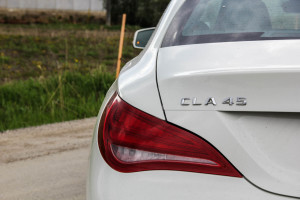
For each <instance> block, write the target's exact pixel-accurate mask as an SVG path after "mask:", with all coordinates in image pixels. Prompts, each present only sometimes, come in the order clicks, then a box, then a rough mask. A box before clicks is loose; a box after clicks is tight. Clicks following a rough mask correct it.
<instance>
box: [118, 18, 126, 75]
mask: <svg viewBox="0 0 300 200" xmlns="http://www.w3.org/2000/svg"><path fill="white" fill-rule="evenodd" d="M125 24H126V14H123V19H122V28H121V36H120V44H119V55H118V63H117V70H116V78H118V76H119V74H120V70H121V59H122V53H123V44H124V37H125Z"/></svg>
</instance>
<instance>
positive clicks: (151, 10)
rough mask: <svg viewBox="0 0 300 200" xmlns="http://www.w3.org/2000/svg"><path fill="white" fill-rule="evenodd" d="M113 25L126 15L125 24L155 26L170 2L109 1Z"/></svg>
mask: <svg viewBox="0 0 300 200" xmlns="http://www.w3.org/2000/svg"><path fill="white" fill-rule="evenodd" d="M110 1H111V17H112V18H111V20H112V23H113V24H118V23H119V22H120V21H121V17H122V13H126V14H127V23H128V24H131V25H139V26H141V27H153V26H156V25H157V23H158V21H159V19H160V17H161V16H162V14H163V12H164V11H165V9H166V7H167V5H168V4H169V2H170V0H110Z"/></svg>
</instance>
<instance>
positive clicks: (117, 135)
mask: <svg viewBox="0 0 300 200" xmlns="http://www.w3.org/2000/svg"><path fill="white" fill-rule="evenodd" d="M98 143H99V148H100V151H101V154H102V156H103V158H104V159H105V161H106V162H107V163H108V164H109V165H110V166H111V167H112V168H113V169H115V170H117V171H120V172H137V171H146V170H179V171H190V172H200V173H208V174H218V175H225V176H234V177H242V176H241V174H240V173H239V172H238V171H237V170H236V169H235V168H234V167H233V166H232V165H231V164H230V163H229V162H228V161H227V160H226V159H225V158H224V157H223V156H222V155H221V154H220V153H219V152H218V151H217V150H216V149H215V148H214V147H212V146H211V145H210V144H208V143H207V142H205V141H204V140H203V139H201V138H200V137H198V136H196V135H194V134H192V133H190V132H188V131H185V130H182V129H180V128H178V127H176V126H174V125H171V124H169V123H167V122H166V121H163V120H161V119H158V118H156V117H153V116H151V115H149V114H147V113H144V112H142V111H140V110H138V109H136V108H134V107H132V106H130V105H129V104H127V103H126V102H124V101H123V100H122V99H121V98H119V97H118V96H117V95H114V96H113V97H112V98H111V100H110V102H109V103H108V104H107V106H106V108H105V110H104V113H103V115H102V118H101V121H100V125H99V136H98Z"/></svg>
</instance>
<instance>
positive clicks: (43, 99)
mask: <svg viewBox="0 0 300 200" xmlns="http://www.w3.org/2000/svg"><path fill="white" fill-rule="evenodd" d="M114 78H115V77H114V75H112V74H111V73H107V72H105V71H102V70H101V69H98V70H93V71H92V72H90V73H87V74H82V73H79V72H69V71H66V72H63V73H61V74H59V75H51V76H49V77H48V78H46V79H42V80H37V79H32V78H30V79H28V80H25V81H14V82H10V83H6V84H3V85H0V100H1V101H0V132H1V131H4V130H7V129H15V128H19V127H27V126H34V125H40V124H45V123H53V122H59V121H66V120H73V119H81V118H86V117H92V116H96V115H97V113H98V111H99V108H100V105H101V103H102V101H103V99H104V97H105V94H106V91H107V90H108V89H109V87H110V85H111V84H112V83H113V81H114Z"/></svg>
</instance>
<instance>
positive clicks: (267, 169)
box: [166, 111, 300, 197]
mask: <svg viewBox="0 0 300 200" xmlns="http://www.w3.org/2000/svg"><path fill="white" fill-rule="evenodd" d="M166 115H167V119H168V121H169V122H172V123H174V124H177V125H179V126H181V127H183V128H185V129H187V130H190V131H192V132H194V133H196V134H198V135H200V136H201V137H203V138H205V139H206V140H207V141H209V142H210V143H211V144H212V145H213V146H215V147H216V148H217V149H218V150H219V151H220V152H221V153H222V154H223V155H224V156H225V157H226V158H227V159H228V160H229V161H230V162H231V163H232V164H233V165H234V166H235V167H236V168H237V169H238V170H239V171H240V172H241V173H242V174H243V175H244V176H245V177H246V178H247V179H248V180H249V181H250V182H252V183H253V184H255V185H256V186H258V187H260V188H262V189H265V190H268V191H270V192H274V193H277V194H284V195H287V196H294V197H300V169H299V166H300V159H299V152H300V134H299V128H300V117H299V115H298V116H297V118H294V119H293V118H291V117H287V116H281V117H280V116H278V117H270V116H269V115H263V114H262V113H252V114H251V113H247V112H232V113H231V112H229V113H227V112H217V111H199V112H195V111H166ZM288 116H289V115H288ZM295 131H296V132H295Z"/></svg>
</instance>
